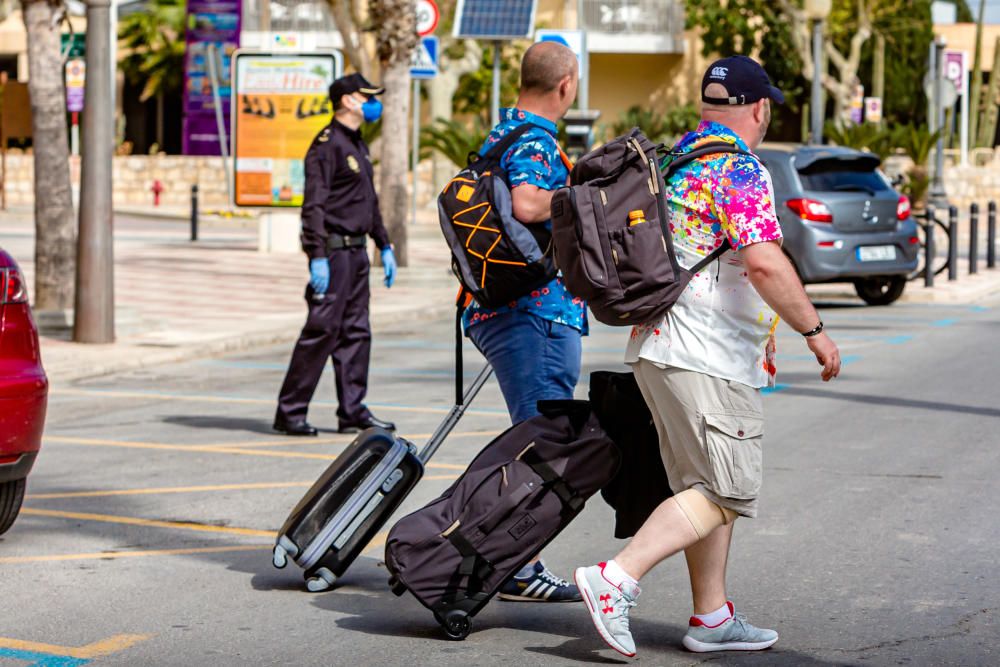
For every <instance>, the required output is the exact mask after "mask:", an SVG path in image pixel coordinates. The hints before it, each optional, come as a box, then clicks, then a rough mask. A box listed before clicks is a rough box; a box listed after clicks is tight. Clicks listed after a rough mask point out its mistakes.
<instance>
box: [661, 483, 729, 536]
mask: <svg viewBox="0 0 1000 667" xmlns="http://www.w3.org/2000/svg"><path fill="white" fill-rule="evenodd" d="M674 500H676V501H677V506H678V507H680V508H681V511H682V512H684V516H686V517H687V520H688V521H690V522H691V527H692V528H694V532H695V533H697V534H698V538H699V539H703V538H705V537H707V536H708V534H709V533H711V532H712V531H713V530H715V529H716V528H718V527H719V526H721V525H723V524H726V523H732V522H733V521H735V520H736V516H737V515H736V512H734V511H733V510H731V509H728V508H725V507H720V506H718V505H716V504H715V503H713V502H712V501H711V500H709V499H708V498H707V497H705V495H704V494H703V493H701V492H700V491H698V490H697V489H687V490H685V491H681V492H680V493H678V494H677V495H676V496H674Z"/></svg>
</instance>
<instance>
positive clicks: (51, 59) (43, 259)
mask: <svg viewBox="0 0 1000 667" xmlns="http://www.w3.org/2000/svg"><path fill="white" fill-rule="evenodd" d="M22 4H23V8H24V26H25V29H26V30H27V34H28V69H29V75H30V79H29V80H28V92H29V94H30V96H31V125H32V133H33V141H32V143H33V146H34V156H35V308H36V310H39V311H44V310H55V311H58V310H68V309H70V308H72V307H73V280H74V277H75V275H76V226H75V224H74V215H73V197H72V194H71V190H70V177H69V140H68V136H67V130H66V92H65V90H64V87H63V76H62V72H63V68H62V56H61V53H60V43H59V25H60V23H61V20H60V19H61V15H62V13H63V12H64V8H63V6H62V5H61V4H56V3H50V2H47V1H45V0H29V1H26V2H23V3H22Z"/></svg>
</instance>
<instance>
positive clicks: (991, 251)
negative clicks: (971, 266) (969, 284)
mask: <svg viewBox="0 0 1000 667" xmlns="http://www.w3.org/2000/svg"><path fill="white" fill-rule="evenodd" d="M986 210H987V214H986V243H987V246H986V268H988V269H993V268H996V265H997V203H996V202H995V201H991V202H990V203H989V206H988V207H987V209H986Z"/></svg>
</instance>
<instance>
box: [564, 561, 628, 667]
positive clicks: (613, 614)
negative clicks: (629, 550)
mask: <svg viewBox="0 0 1000 667" xmlns="http://www.w3.org/2000/svg"><path fill="white" fill-rule="evenodd" d="M604 565H605V564H604V563H600V564H598V565H592V566H590V567H579V568H577V569H576V572H575V573H574V575H573V578H574V579H575V580H576V585H577V588H579V589H580V595H582V596H583V601H584V602H586V603H587V609H588V610H589V611H590V618H591V620H592V621H593V622H594V627H595V628H597V631H598V632H599V633H600V634H601V638H603V639H604V641H605V642H607V644H608V646H610V647H611V648H613V649H614V650H616V651H618V652H619V653H621V654H622V655H624V656H626V657H629V658H631V657H634V656H635V642H634V641H633V640H632V633H631V632H629V629H628V612H629V610H630V609H631V608H632V607H634V606H635V604H636V602H635V600H636V598H638V597H639V593H641V592H642V591H641V590H640V589H639V587H638V586H634V585H630V584H627V583H626V584H624V585H623V586H622V587H621V588H619V587H618V586H615V585H614V584H612V583H611V582H610V581H608V580H607V579H605V578H604Z"/></svg>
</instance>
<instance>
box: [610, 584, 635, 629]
mask: <svg viewBox="0 0 1000 667" xmlns="http://www.w3.org/2000/svg"><path fill="white" fill-rule="evenodd" d="M637 604H638V603H637V602H636V601H635V600H629V599H628V598H627V597H625V594H624V593H617V594H616V596H615V606H616V607H621V606H622V605H624V607H625V609H623V610H622V612H621V613H620V614H619V615H618V622H619V623H621V624H622V625H623V626H625V631H626V632H629V616H628V612H629V610H630V609H631V608H632V607H634V606H636V605H637Z"/></svg>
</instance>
